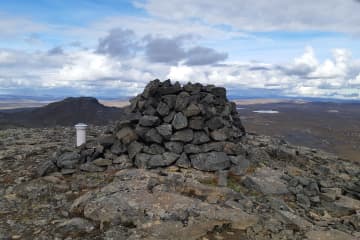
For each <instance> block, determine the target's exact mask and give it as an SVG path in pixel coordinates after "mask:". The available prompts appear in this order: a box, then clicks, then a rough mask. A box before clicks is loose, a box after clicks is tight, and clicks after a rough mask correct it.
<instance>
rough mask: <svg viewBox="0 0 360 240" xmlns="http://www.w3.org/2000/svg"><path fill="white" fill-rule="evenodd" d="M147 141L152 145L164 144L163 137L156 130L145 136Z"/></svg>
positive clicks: (151, 130)
mask: <svg viewBox="0 0 360 240" xmlns="http://www.w3.org/2000/svg"><path fill="white" fill-rule="evenodd" d="M145 140H146V141H147V142H150V143H151V142H155V143H159V144H161V143H162V142H163V137H162V136H161V135H160V134H159V133H158V131H157V130H156V129H155V128H152V129H150V130H149V131H148V132H147V133H146V134H145Z"/></svg>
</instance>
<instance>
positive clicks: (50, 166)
mask: <svg viewBox="0 0 360 240" xmlns="http://www.w3.org/2000/svg"><path fill="white" fill-rule="evenodd" d="M57 170H58V168H57V167H56V165H55V163H54V162H53V161H51V160H48V161H46V162H44V163H43V164H41V165H40V166H39V167H38V168H37V174H38V176H40V177H42V176H45V175H47V174H49V173H52V172H56V171H57Z"/></svg>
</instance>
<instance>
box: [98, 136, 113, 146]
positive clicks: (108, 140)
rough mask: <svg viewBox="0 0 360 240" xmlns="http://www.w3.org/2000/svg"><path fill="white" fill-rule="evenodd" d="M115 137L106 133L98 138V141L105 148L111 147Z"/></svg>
mask: <svg viewBox="0 0 360 240" xmlns="http://www.w3.org/2000/svg"><path fill="white" fill-rule="evenodd" d="M115 140H116V139H115V137H114V136H113V135H104V136H101V137H99V138H98V142H99V144H100V145H102V146H104V147H105V148H107V147H111V146H112V145H113V144H114V142H115Z"/></svg>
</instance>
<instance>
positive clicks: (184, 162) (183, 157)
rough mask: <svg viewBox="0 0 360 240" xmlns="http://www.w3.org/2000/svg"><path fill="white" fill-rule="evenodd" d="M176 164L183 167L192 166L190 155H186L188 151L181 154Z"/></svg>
mask: <svg viewBox="0 0 360 240" xmlns="http://www.w3.org/2000/svg"><path fill="white" fill-rule="evenodd" d="M176 166H178V167H182V168H190V167H191V163H190V160H189V158H188V156H187V155H186V153H182V154H181V155H180V157H179V158H178V160H177V161H176Z"/></svg>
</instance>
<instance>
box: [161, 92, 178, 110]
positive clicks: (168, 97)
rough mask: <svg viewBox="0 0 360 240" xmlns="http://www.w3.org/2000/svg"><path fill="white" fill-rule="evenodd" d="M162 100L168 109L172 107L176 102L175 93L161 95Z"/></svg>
mask: <svg viewBox="0 0 360 240" xmlns="http://www.w3.org/2000/svg"><path fill="white" fill-rule="evenodd" d="M162 100H163V101H164V102H165V103H166V104H167V105H168V107H169V108H170V109H174V107H175V103H176V95H174V94H173V95H165V96H162Z"/></svg>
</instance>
